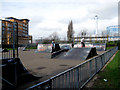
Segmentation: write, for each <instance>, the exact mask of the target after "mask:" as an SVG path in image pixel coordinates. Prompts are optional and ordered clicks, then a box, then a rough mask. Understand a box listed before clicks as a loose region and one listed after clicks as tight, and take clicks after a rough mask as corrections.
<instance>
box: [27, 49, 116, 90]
mask: <svg viewBox="0 0 120 90" xmlns="http://www.w3.org/2000/svg"><path fill="white" fill-rule="evenodd" d="M117 50H118V47H114V48H112V49H110V50H108V51H106V52H105V53H103V54H101V55H98V56H95V57H93V58H91V59H88V60H86V61H85V62H83V63H81V64H79V65H77V66H75V67H73V68H71V69H68V70H66V71H64V72H62V73H60V74H58V75H56V76H53V77H51V78H50V79H48V80H46V81H44V82H41V83H38V84H36V85H34V86H32V87H29V88H27V89H26V90H30V89H43V90H47V89H51V90H52V89H57V88H68V89H69V88H76V89H78V88H79V89H81V88H82V87H83V86H85V84H86V83H88V82H89V80H90V79H91V78H92V77H93V76H94V75H96V73H97V72H99V71H100V70H101V69H102V67H103V66H104V65H105V64H106V62H107V61H109V59H110V58H111V57H112V56H113V55H114V54H115V52H116V51H117Z"/></svg>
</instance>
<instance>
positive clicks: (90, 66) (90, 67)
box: [89, 60, 92, 76]
mask: <svg viewBox="0 0 120 90" xmlns="http://www.w3.org/2000/svg"><path fill="white" fill-rule="evenodd" d="M91 64H92V61H91V60H90V62H89V75H90V76H91V72H92V65H91Z"/></svg>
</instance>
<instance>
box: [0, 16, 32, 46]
mask: <svg viewBox="0 0 120 90" xmlns="http://www.w3.org/2000/svg"><path fill="white" fill-rule="evenodd" d="M0 23H1V30H2V43H4V44H11V43H13V42H12V41H13V38H12V36H13V30H14V31H15V37H16V36H17V30H18V44H22V45H23V44H24V45H25V44H28V42H29V41H30V40H31V43H32V36H30V35H29V20H28V19H17V18H13V17H7V18H5V19H1V20H0ZM15 40H16V38H15Z"/></svg>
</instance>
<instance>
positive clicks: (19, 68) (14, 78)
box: [2, 58, 39, 86]
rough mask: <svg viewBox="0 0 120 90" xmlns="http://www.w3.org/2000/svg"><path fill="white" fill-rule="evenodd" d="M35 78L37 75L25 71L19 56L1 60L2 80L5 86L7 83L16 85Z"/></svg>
mask: <svg viewBox="0 0 120 90" xmlns="http://www.w3.org/2000/svg"><path fill="white" fill-rule="evenodd" d="M36 79H39V77H36V76H34V75H32V74H31V73H30V72H29V71H27V69H26V68H25V67H24V66H23V64H22V62H21V61H20V59H19V58H15V59H13V58H11V59H3V60H2V80H3V83H4V84H5V86H6V85H8V84H11V85H14V86H18V85H21V84H24V83H25V82H29V81H32V80H36Z"/></svg>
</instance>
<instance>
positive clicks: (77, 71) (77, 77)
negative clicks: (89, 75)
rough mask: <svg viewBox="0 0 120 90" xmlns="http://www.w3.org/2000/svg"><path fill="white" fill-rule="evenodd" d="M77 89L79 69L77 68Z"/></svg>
mask: <svg viewBox="0 0 120 90" xmlns="http://www.w3.org/2000/svg"><path fill="white" fill-rule="evenodd" d="M77 88H79V67H78V68H77Z"/></svg>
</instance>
